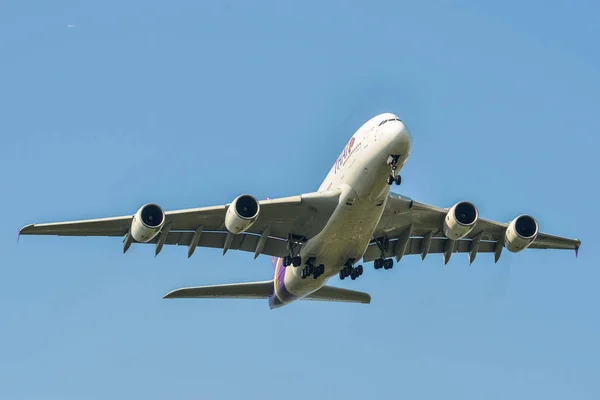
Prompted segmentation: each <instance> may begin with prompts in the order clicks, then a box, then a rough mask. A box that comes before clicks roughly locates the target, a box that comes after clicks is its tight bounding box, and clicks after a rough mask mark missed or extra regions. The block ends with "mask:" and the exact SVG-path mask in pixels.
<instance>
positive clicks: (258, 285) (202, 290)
mask: <svg viewBox="0 0 600 400" xmlns="http://www.w3.org/2000/svg"><path fill="white" fill-rule="evenodd" d="M272 293H273V281H272V280H271V281H263V282H247V283H231V284H226V285H211V286H195V287H187V288H181V289H175V290H173V291H171V292H169V293H167V294H166V295H165V296H164V297H163V298H164V299H201V298H221V299H266V298H268V297H269V296H271V294H272Z"/></svg>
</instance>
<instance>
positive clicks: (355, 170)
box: [269, 113, 411, 308]
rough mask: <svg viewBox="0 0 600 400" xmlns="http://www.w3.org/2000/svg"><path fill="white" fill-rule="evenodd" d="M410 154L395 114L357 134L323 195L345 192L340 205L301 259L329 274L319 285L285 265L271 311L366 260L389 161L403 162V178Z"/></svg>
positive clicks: (406, 135)
mask: <svg viewBox="0 0 600 400" xmlns="http://www.w3.org/2000/svg"><path fill="white" fill-rule="evenodd" d="M384 121H387V122H384ZM382 122H384V123H383V124H382ZM410 150H411V135H410V132H409V131H408V129H407V128H406V126H405V125H404V123H403V122H402V121H400V120H399V119H398V117H397V116H396V115H394V114H391V113H385V114H381V115H378V116H376V117H374V118H372V119H370V120H369V121H367V122H366V123H365V124H364V125H363V126H361V127H360V128H359V129H358V130H357V131H356V133H355V134H354V135H353V136H352V138H351V139H350V141H349V142H348V144H347V145H346V147H345V148H344V150H343V151H342V154H341V155H340V157H339V158H338V159H337V160H336V163H335V164H334V165H333V167H332V168H331V170H330V172H329V174H328V175H327V177H326V178H325V180H324V181H323V183H322V184H321V186H320V188H319V190H318V191H319V192H323V191H328V190H334V189H339V190H341V195H340V197H339V202H338V205H337V207H336V209H335V211H334V212H333V214H332V215H331V218H330V219H329V220H328V222H327V223H326V225H325V227H324V228H323V230H322V231H321V232H320V233H319V234H317V235H316V236H314V237H312V238H310V239H309V240H308V241H306V243H305V244H304V245H303V246H302V249H301V250H300V253H299V254H298V255H299V256H300V257H301V258H302V260H303V261H304V260H308V259H314V262H315V264H316V265H321V264H323V265H324V267H325V271H324V273H323V274H322V275H320V276H318V277H317V278H316V279H314V278H313V276H308V277H305V278H303V277H302V266H299V267H293V266H288V267H284V266H283V263H282V260H281V259H280V260H279V261H278V262H277V264H276V268H275V276H274V286H275V290H274V294H273V296H271V298H270V300H269V304H270V306H271V308H276V307H280V306H283V305H286V304H288V303H290V302H292V301H294V300H297V299H300V298H303V297H305V296H307V295H309V294H310V293H313V292H314V291H316V290H318V289H320V288H321V287H323V286H324V285H325V283H326V282H327V280H328V279H329V278H331V277H332V276H335V275H338V274H339V272H340V270H341V269H342V268H343V267H344V264H345V263H346V262H347V261H348V260H352V259H354V260H355V262H357V261H359V260H360V259H361V258H362V257H363V255H364V253H365V251H366V250H367V247H368V245H369V243H370V241H371V239H372V236H373V232H374V230H375V228H376V226H377V224H378V223H379V220H380V218H381V215H382V213H383V210H384V209H385V205H386V201H387V199H388V196H389V192H390V185H389V184H388V182H387V177H388V176H389V175H390V174H391V171H392V170H391V167H390V165H389V164H388V161H389V158H390V156H397V157H398V159H397V162H396V165H397V167H396V173H397V172H398V171H400V169H401V168H402V166H403V165H404V163H405V162H406V160H407V159H408V156H409V154H410Z"/></svg>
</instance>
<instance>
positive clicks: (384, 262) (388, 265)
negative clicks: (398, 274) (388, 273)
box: [373, 237, 394, 269]
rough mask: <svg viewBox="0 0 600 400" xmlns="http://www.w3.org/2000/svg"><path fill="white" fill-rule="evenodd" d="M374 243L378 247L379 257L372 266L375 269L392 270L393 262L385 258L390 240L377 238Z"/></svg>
mask: <svg viewBox="0 0 600 400" xmlns="http://www.w3.org/2000/svg"><path fill="white" fill-rule="evenodd" d="M376 243H377V247H379V252H380V254H381V256H380V257H379V258H376V259H375V262H374V263H373V266H374V267H375V269H381V268H383V269H392V267H393V266H394V260H393V259H391V258H385V254H386V252H387V251H388V248H389V246H390V239H389V238H387V237H382V238H378V239H376Z"/></svg>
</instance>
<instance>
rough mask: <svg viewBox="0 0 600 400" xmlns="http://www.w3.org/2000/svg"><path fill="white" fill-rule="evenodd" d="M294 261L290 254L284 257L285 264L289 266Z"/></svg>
mask: <svg viewBox="0 0 600 400" xmlns="http://www.w3.org/2000/svg"><path fill="white" fill-rule="evenodd" d="M291 263H292V259H291V257H290V256H285V257H283V266H284V267H287V266H289V265H290V264H291Z"/></svg>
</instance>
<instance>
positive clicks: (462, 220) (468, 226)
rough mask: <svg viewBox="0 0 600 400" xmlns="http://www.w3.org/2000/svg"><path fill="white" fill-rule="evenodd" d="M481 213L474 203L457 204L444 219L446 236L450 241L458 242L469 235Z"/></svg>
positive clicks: (462, 202)
mask: <svg viewBox="0 0 600 400" xmlns="http://www.w3.org/2000/svg"><path fill="white" fill-rule="evenodd" d="M478 218H479V212H478V211H477V208H476V207H475V206H474V205H473V203H469V202H468V201H461V202H459V203H456V204H455V205H454V206H453V207H452V208H451V209H450V211H448V214H446V218H445V219H444V234H445V235H446V237H447V238H448V239H452V240H458V239H461V238H463V237H465V236H467V235H468V234H469V232H471V231H472V230H473V228H474V227H475V224H476V223H477V219H478Z"/></svg>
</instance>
